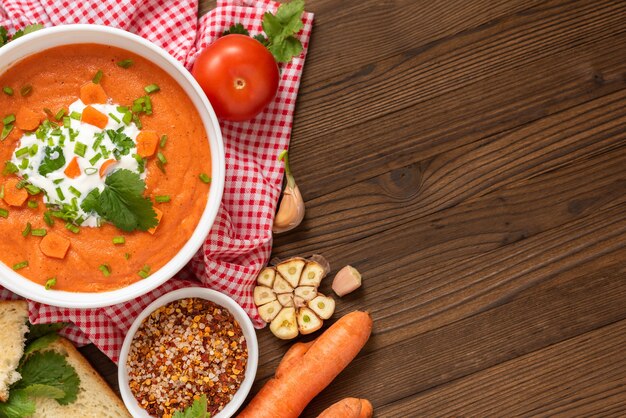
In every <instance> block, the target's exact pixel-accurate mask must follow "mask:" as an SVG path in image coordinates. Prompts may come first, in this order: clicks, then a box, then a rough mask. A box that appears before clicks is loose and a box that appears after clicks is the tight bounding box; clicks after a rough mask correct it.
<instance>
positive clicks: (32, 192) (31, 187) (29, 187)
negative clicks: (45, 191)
mask: <svg viewBox="0 0 626 418" xmlns="http://www.w3.org/2000/svg"><path fill="white" fill-rule="evenodd" d="M24 187H25V188H26V191H27V192H28V194H30V195H33V196H34V195H38V194H39V193H41V189H40V188H39V187H37V186H34V185H32V184H27V185H26V186H24Z"/></svg>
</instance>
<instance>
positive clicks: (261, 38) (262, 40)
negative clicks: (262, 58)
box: [253, 33, 269, 46]
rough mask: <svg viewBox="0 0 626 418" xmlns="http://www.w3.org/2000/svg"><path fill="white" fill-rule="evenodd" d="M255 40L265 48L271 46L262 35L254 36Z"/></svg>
mask: <svg viewBox="0 0 626 418" xmlns="http://www.w3.org/2000/svg"><path fill="white" fill-rule="evenodd" d="M253 38H254V39H256V40H257V41H259V42H261V43H262V44H263V45H264V46H267V45H268V44H269V41H268V40H267V38H266V37H265V36H263V35H261V34H260V33H259V34H258V35H254V36H253Z"/></svg>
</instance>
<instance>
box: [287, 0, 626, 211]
mask: <svg viewBox="0 0 626 418" xmlns="http://www.w3.org/2000/svg"><path fill="white" fill-rule="evenodd" d="M551 5H552V7H545V8H535V9H532V10H531V11H529V13H525V14H521V15H516V16H514V17H511V18H510V19H507V20H506V21H505V22H503V23H502V25H496V26H493V27H491V26H487V27H485V28H482V27H481V28H479V30H478V31H477V32H471V33H469V34H463V33H461V34H458V35H457V36H455V37H453V38H451V39H447V40H445V41H444V42H443V43H442V44H437V45H436V46H434V47H433V48H432V49H429V50H428V51H425V52H421V53H419V54H416V55H414V56H408V57H407V56H406V55H405V54H402V53H399V54H398V55H397V56H395V57H394V58H390V59H388V60H386V61H381V62H377V63H376V64H375V69H374V71H372V73H371V74H368V75H364V76H363V77H356V78H348V79H347V80H346V81H345V82H344V83H343V84H341V85H334V84H332V83H330V84H329V83H328V81H326V80H323V81H320V83H319V86H318V87H319V88H317V89H315V90H314V91H312V92H309V91H308V90H307V89H304V88H303V90H302V93H301V95H300V100H301V102H300V105H299V110H298V115H297V117H296V124H295V126H294V131H293V137H294V138H296V140H295V141H294V142H293V144H292V162H293V168H294V171H295V173H296V174H297V175H298V177H299V179H300V181H301V182H302V183H303V184H304V185H305V186H306V187H303V189H304V194H305V198H306V199H312V198H316V197H319V196H321V195H324V194H326V193H330V192H332V191H336V190H339V189H341V188H343V187H346V186H348V185H350V184H354V183H356V182H358V181H361V180H365V179H369V178H371V177H374V176H377V175H380V174H382V173H384V172H387V171H389V170H390V169H395V168H400V167H404V166H407V165H409V164H412V163H414V162H416V161H423V160H425V159H427V158H430V157H432V156H434V155H436V154H439V153H442V152H445V151H447V150H450V149H453V148H455V147H458V146H461V145H464V144H468V143H471V142H473V141H476V140H479V139H482V138H486V137H489V136H492V135H496V134H498V133H501V132H504V131H507V130H509V129H512V128H515V127H517V126H520V125H523V124H525V123H528V122H532V121H534V120H537V119H540V118H542V117H545V116H547V115H550V114H554V113H557V112H559V111H562V110H564V109H567V108H570V107H572V106H575V105H579V104H581V103H584V102H586V101H588V100H591V99H593V98H596V97H600V96H602V95H605V94H608V93H611V92H614V91H617V90H619V89H623V88H624V87H625V85H626V84H625V80H624V78H623V77H622V74H623V72H624V71H626V67H625V65H626V64H625V62H626V60H625V59H624V58H625V55H626V52H620V51H626V33H624V27H625V25H624V24H625V23H626V4H624V3H620V5H617V3H615V2H610V1H608V2H575V3H572V2H565V3H563V4H560V3H554V2H553V3H551ZM615 7H624V8H625V9H624V11H620V10H614V8H615ZM504 37H508V38H507V39H511V40H510V41H508V42H505V41H504V39H505V38H504ZM546 68H550V71H549V72H546V71H545V69H546ZM324 86H328V87H324ZM328 97H336V99H333V100H332V101H329V100H328ZM383 138H389V140H383ZM313 150H314V151H313ZM342 173H345V174H343V175H342Z"/></svg>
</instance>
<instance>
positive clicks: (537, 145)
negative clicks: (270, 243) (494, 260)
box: [275, 90, 626, 253]
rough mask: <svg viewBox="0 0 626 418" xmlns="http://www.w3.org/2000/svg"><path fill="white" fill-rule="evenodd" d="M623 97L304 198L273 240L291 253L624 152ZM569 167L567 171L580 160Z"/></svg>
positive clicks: (334, 242) (592, 103) (590, 104)
mask: <svg viewBox="0 0 626 418" xmlns="http://www.w3.org/2000/svg"><path fill="white" fill-rule="evenodd" d="M624 100H626V90H620V91H617V92H615V93H612V94H609V95H606V96H603V97H601V98H598V99H596V100H592V101H589V102H586V103H584V104H582V105H580V106H576V107H574V108H571V109H569V110H567V111H564V112H561V113H558V114H556V115H551V116H549V117H546V118H543V119H540V120H538V121H537V122H534V123H531V124H528V125H526V126H524V127H522V128H519V129H515V130H511V131H509V132H507V133H506V134H502V135H498V136H497V137H493V138H487V139H483V140H479V141H476V142H472V143H470V144H468V145H465V146H461V147H458V148H455V149H453V150H450V151H448V152H444V153H442V154H439V155H437V156H435V157H433V158H430V159H427V160H423V161H419V162H417V163H415V164H411V165H410V166H407V167H402V168H399V169H396V170H392V171H389V172H387V173H385V174H383V175H380V176H377V177H375V178H373V179H370V180H368V181H364V182H360V183H357V184H355V185H352V186H349V187H346V188H342V189H341V190H338V191H335V192H333V193H329V194H327V195H324V196H320V197H319V198H316V199H312V200H308V201H307V202H306V203H307V215H306V218H305V221H304V223H303V225H302V226H301V227H300V228H298V229H296V230H294V231H293V232H291V233H288V234H284V235H279V236H278V237H276V240H275V244H276V246H277V247H278V248H279V249H280V252H281V253H285V252H287V253H295V252H297V251H300V252H312V251H316V249H317V248H318V247H320V246H324V247H328V246H335V245H338V244H347V243H352V242H354V241H355V240H358V239H362V238H365V237H370V236H373V235H376V234H378V233H380V232H382V231H384V230H387V229H390V228H393V227H397V226H399V225H403V224H405V223H406V222H408V221H415V220H417V219H421V218H423V217H424V216H425V215H429V214H433V213H435V212H438V211H441V210H443V209H446V208H450V207H452V206H454V205H457V204H460V203H461V202H463V201H465V200H468V199H472V198H476V197H479V196H484V195H486V194H488V193H490V192H492V191H493V190H496V189H498V188H502V187H506V186H510V185H511V184H513V183H516V182H519V181H522V180H524V179H526V178H529V177H533V176H537V175H539V174H541V173H544V172H547V171H550V170H555V169H557V168H559V167H564V166H568V165H571V164H576V163H578V162H579V161H580V160H584V159H588V158H590V157H591V156H593V155H596V154H602V153H607V152H609V151H612V150H615V151H616V152H617V153H623V150H620V149H619V148H620V147H623V145H624V144H625V143H626V141H625V139H626V109H625V108H624V106H623V102H624ZM609 158H610V157H609ZM576 170H578V169H574V172H572V170H570V174H571V175H575V176H578V175H580V174H581V173H584V171H585V168H584V167H581V168H580V169H579V170H580V173H576V172H575V171H576ZM572 181H573V182H574V181H575V179H572ZM546 186H548V185H546ZM304 187H306V186H303V188H304ZM355 202H358V204H355ZM329 208H332V210H329Z"/></svg>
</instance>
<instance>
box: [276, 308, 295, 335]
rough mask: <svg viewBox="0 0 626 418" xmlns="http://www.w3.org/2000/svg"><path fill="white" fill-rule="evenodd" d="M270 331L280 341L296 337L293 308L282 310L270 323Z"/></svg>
mask: <svg viewBox="0 0 626 418" xmlns="http://www.w3.org/2000/svg"><path fill="white" fill-rule="evenodd" d="M270 331H272V334H274V335H275V336H277V337H278V338H280V339H281V340H290V339H292V338H296V337H297V336H298V325H297V321H296V309H295V308H283V309H282V310H281V311H280V312H279V313H278V315H276V317H275V318H274V319H273V320H272V322H271V323H270Z"/></svg>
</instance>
